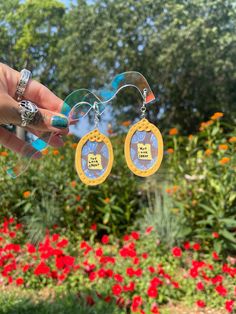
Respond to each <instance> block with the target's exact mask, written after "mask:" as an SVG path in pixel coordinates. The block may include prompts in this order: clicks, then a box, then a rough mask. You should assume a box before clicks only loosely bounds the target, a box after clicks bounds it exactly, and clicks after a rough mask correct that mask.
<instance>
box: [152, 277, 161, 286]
mask: <svg viewBox="0 0 236 314" xmlns="http://www.w3.org/2000/svg"><path fill="white" fill-rule="evenodd" d="M162 284H163V281H162V280H161V279H159V278H158V277H154V278H152V280H151V281H150V285H151V286H152V287H154V288H155V287H157V286H160V285H162Z"/></svg>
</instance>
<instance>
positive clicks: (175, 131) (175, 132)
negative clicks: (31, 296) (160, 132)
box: [169, 128, 179, 135]
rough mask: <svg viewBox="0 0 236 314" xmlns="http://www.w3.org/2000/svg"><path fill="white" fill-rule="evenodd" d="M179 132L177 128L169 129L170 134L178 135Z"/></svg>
mask: <svg viewBox="0 0 236 314" xmlns="http://www.w3.org/2000/svg"><path fill="white" fill-rule="evenodd" d="M178 133H179V131H178V129H176V128H172V129H170V130H169V135H176V134H178Z"/></svg>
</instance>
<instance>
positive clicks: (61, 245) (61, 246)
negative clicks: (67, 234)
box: [57, 239, 69, 248]
mask: <svg viewBox="0 0 236 314" xmlns="http://www.w3.org/2000/svg"><path fill="white" fill-rule="evenodd" d="M68 242H69V241H68V240H67V239H62V240H61V241H60V242H58V243H57V247H60V248H63V247H65V246H67V244H68Z"/></svg>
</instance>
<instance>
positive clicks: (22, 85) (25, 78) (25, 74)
mask: <svg viewBox="0 0 236 314" xmlns="http://www.w3.org/2000/svg"><path fill="white" fill-rule="evenodd" d="M30 78H31V72H30V71H29V70H26V69H23V70H22V71H21V72H20V80H19V82H18V84H17V87H16V100H17V101H21V100H22V98H23V95H24V92H25V89H26V86H27V84H28V82H29V80H30Z"/></svg>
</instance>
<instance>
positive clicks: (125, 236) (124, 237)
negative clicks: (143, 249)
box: [123, 234, 130, 242]
mask: <svg viewBox="0 0 236 314" xmlns="http://www.w3.org/2000/svg"><path fill="white" fill-rule="evenodd" d="M129 239H130V236H129V235H128V234H125V235H124V236H123V241H124V242H127V241H129Z"/></svg>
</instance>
